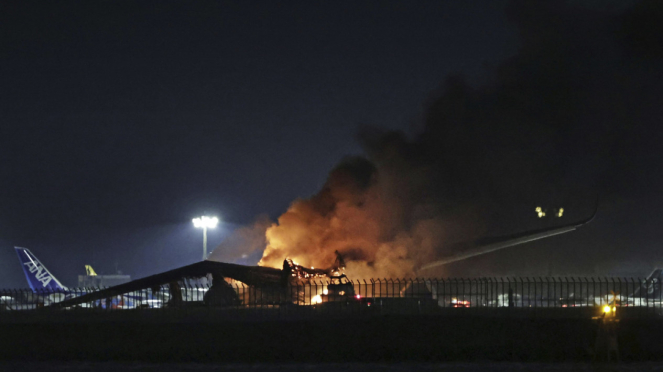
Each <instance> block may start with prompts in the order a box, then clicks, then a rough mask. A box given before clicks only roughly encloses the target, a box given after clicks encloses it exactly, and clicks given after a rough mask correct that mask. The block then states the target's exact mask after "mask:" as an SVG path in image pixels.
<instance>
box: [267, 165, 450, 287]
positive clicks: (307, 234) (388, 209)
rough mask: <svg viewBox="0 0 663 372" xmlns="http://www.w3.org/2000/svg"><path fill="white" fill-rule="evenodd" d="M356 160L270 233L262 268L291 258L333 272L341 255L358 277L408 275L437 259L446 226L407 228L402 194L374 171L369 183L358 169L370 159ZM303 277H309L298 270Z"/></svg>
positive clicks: (433, 223)
mask: <svg viewBox="0 0 663 372" xmlns="http://www.w3.org/2000/svg"><path fill="white" fill-rule="evenodd" d="M354 162H355V163H352V162H351V163H344V164H341V165H340V166H339V167H337V168H336V169H335V170H334V171H332V172H331V174H330V176H329V179H328V180H327V183H326V184H325V186H324V187H323V189H322V191H320V192H319V193H318V194H316V195H314V196H313V197H311V198H309V199H301V200H297V201H295V202H294V203H293V204H292V205H291V206H290V208H289V209H288V210H287V211H286V212H285V213H284V214H283V215H281V216H280V217H279V218H278V223H275V224H272V226H270V227H269V228H268V229H267V231H266V233H265V236H266V240H267V247H266V249H265V251H264V253H263V257H262V259H261V260H260V262H259V263H258V264H259V265H261V266H270V267H275V268H280V267H281V266H282V263H283V259H284V258H285V257H289V258H291V259H292V260H293V262H295V261H296V262H301V263H302V265H304V266H305V267H307V268H308V267H316V268H329V267H330V266H331V264H332V263H333V262H334V260H335V259H336V254H335V252H336V251H338V252H340V254H342V255H343V257H344V258H345V260H346V262H347V267H346V272H347V273H348V275H350V276H352V277H354V278H362V277H363V278H372V277H381V276H382V277H383V276H391V277H404V276H411V275H412V273H413V267H414V266H415V265H416V264H418V263H419V262H421V261H422V260H424V259H425V258H426V257H429V256H430V255H431V253H432V252H433V251H434V248H435V246H436V245H437V244H439V238H440V236H441V234H442V231H444V230H443V229H442V228H441V222H440V221H438V220H435V219H425V220H419V221H416V223H413V224H412V226H410V227H408V228H407V229H404V220H406V219H407V216H406V211H405V210H404V208H403V206H402V205H400V203H401V200H400V199H399V198H398V197H396V196H394V195H390V194H391V193H397V192H398V191H399V190H393V189H391V187H390V185H391V182H392V181H386V180H384V178H385V177H386V175H385V176H384V177H383V176H382V175H381V174H379V173H378V172H376V170H375V169H373V168H371V169H370V170H369V171H368V172H369V176H370V177H368V181H366V180H364V181H362V180H361V178H362V175H361V174H360V175H357V174H355V173H357V172H359V173H361V171H358V170H357V169H355V168H356V167H359V168H361V167H362V166H365V164H364V163H367V162H368V161H367V160H363V159H362V160H356V159H355V160H354ZM356 163H361V164H363V165H361V164H360V165H357V164H356ZM362 170H363V171H365V169H362ZM363 176H364V177H365V175H363ZM297 266H298V267H299V266H300V265H299V264H297ZM300 274H301V276H302V277H304V278H307V277H308V276H307V275H306V274H304V273H301V271H299V270H296V275H298V276H299V275H300ZM309 275H310V274H309Z"/></svg>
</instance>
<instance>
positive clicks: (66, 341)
mask: <svg viewBox="0 0 663 372" xmlns="http://www.w3.org/2000/svg"><path fill="white" fill-rule="evenodd" d="M44 314H47V313H44ZM70 314H74V315H75V313H70ZM118 314H131V313H129V312H115V313H113V312H110V313H105V314H104V313H98V314H96V316H95V318H94V319H95V320H94V321H91V320H90V318H87V319H86V318H84V317H79V319H78V320H76V319H75V318H73V317H70V318H68V319H66V320H65V319H64V318H59V319H58V318H57V317H53V318H52V319H47V318H41V319H39V320H38V321H32V322H28V321H25V320H23V321H12V322H7V321H3V322H0V334H1V335H2V337H0V360H2V361H4V362H5V363H7V362H35V361H44V362H46V361H60V362H63V361H81V362H107V363H116V362H120V361H123V362H144V363H233V364H240V365H246V363H248V364H255V363H268V364H271V363H277V364H283V363H305V364H306V363H351V364H352V363H415V364H416V363H449V362H474V361H493V362H500V363H505V362H506V363H559V362H564V363H569V362H573V363H587V362H590V361H592V359H593V358H594V352H595V341H596V337H597V324H596V321H594V320H592V319H591V318H580V317H576V318H548V317H536V318H535V317H515V316H514V317H505V316H499V317H488V316H454V317H451V316H440V315H398V314H390V315H382V316H373V317H346V318H339V317H329V318H316V319H308V320H293V319H290V320H264V321H257V320H253V321H217V322H210V321H196V319H195V318H191V317H187V318H179V319H176V318H170V319H169V320H166V319H162V320H161V321H151V322H149V321H141V320H139V319H136V318H133V319H122V318H121V316H123V315H120V317H118ZM105 315H112V316H113V317H105ZM210 315H214V313H213V312H209V313H208V316H210ZM216 316H217V317H220V316H222V313H218V314H216ZM661 334H663V322H661V320H660V319H657V318H650V319H648V318H642V319H622V321H621V322H620V324H619V328H618V329H617V336H618V340H619V352H620V359H621V360H622V361H624V362H630V363H633V362H654V361H663V344H662V343H661V342H660V337H661ZM614 357H615V356H614V355H613V358H614ZM598 359H600V360H601V359H604V358H603V356H599V357H598ZM470 370H471V369H470Z"/></svg>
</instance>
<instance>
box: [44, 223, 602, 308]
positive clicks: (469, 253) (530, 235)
mask: <svg viewBox="0 0 663 372" xmlns="http://www.w3.org/2000/svg"><path fill="white" fill-rule="evenodd" d="M595 215H596V210H595V211H594V213H593V214H592V215H591V216H590V217H589V218H587V219H584V220H582V221H577V222H574V223H570V224H566V225H563V226H557V227H552V228H546V229H538V230H531V231H526V232H523V233H520V234H515V235H509V236H500V237H491V238H486V239H481V240H478V241H475V242H473V243H471V244H467V243H465V244H462V245H459V247H457V248H458V249H457V250H454V251H455V252H460V253H456V254H454V255H452V256H448V257H444V258H441V259H439V260H436V261H434V262H430V263H427V264H425V265H423V266H420V267H418V268H417V269H416V274H418V275H421V276H425V275H426V271H427V270H429V269H431V268H434V267H438V266H442V265H447V264H450V263H452V262H457V261H461V260H465V259H468V258H470V257H474V256H478V255H483V254H486V253H489V252H494V251H497V250H500V249H504V248H508V247H513V246H516V245H520V244H525V243H528V242H532V241H535V240H539V239H544V238H549V237H552V236H555V235H559V234H564V233H567V232H571V231H574V230H576V229H577V228H579V227H581V226H583V225H585V224H587V223H588V222H590V221H591V220H592V219H593V218H594V216H595ZM335 253H336V260H335V262H334V263H333V264H332V265H331V266H330V267H328V268H324V269H322V268H313V267H311V268H308V267H304V266H302V265H299V264H297V263H295V262H294V261H293V260H291V259H289V258H286V259H285V260H284V261H283V267H282V268H281V269H277V268H272V267H264V266H244V265H237V264H230V263H225V262H218V261H210V260H205V261H201V262H197V263H194V264H191V265H187V266H183V267H180V268H177V269H174V270H170V271H166V272H162V273H159V274H155V275H152V276H148V277H145V278H141V279H137V280H133V281H131V282H129V283H125V284H121V285H117V286H114V287H110V288H106V289H102V290H99V291H95V292H91V293H87V294H84V295H82V296H79V297H75V298H72V299H68V300H65V301H62V302H60V303H57V304H54V305H53V306H56V307H72V306H79V305H83V304H90V303H95V302H96V301H99V300H104V299H109V298H113V297H116V296H121V295H124V294H128V293H136V292H139V291H143V292H144V291H145V290H151V291H152V293H153V294H156V293H163V291H162V290H161V289H162V288H164V287H167V288H168V292H167V293H165V297H167V301H164V302H163V303H164V306H179V305H181V304H182V303H183V302H191V301H193V302H198V303H201V304H203V305H205V306H219V307H223V306H242V305H250V304H252V303H254V302H255V301H256V298H258V297H259V298H260V300H261V303H262V304H266V303H272V304H284V303H289V304H293V303H295V304H302V305H315V304H317V303H320V302H325V301H331V300H333V296H334V295H336V296H338V295H339V294H341V295H343V297H344V298H345V297H347V296H348V295H350V296H355V295H354V292H353V290H352V283H351V282H350V281H349V280H348V279H347V277H346V275H345V274H344V270H345V260H344V258H343V256H342V254H341V253H339V252H338V251H336V252H335ZM196 280H198V281H201V280H202V281H203V282H206V283H207V285H208V286H206V288H205V289H204V293H203V294H202V295H200V294H196V296H191V295H187V291H188V290H189V289H190V288H191V286H189V284H188V283H191V281H196ZM233 283H235V284H239V285H242V286H243V288H250V289H251V290H249V291H247V292H244V293H243V295H242V296H240V294H239V293H238V291H237V286H233V285H232V284H233ZM311 283H325V285H321V286H319V285H317V284H316V285H315V286H311V285H309V286H308V288H313V287H314V288H315V290H314V291H313V292H315V293H306V294H303V293H300V292H301V289H303V288H305V287H306V285H307V284H311ZM197 288H199V287H197ZM344 289H346V290H344ZM246 293H249V294H250V295H248V296H247V295H246ZM192 297H195V298H192ZM303 297H307V298H308V300H302V298H303ZM201 300H202V301H201Z"/></svg>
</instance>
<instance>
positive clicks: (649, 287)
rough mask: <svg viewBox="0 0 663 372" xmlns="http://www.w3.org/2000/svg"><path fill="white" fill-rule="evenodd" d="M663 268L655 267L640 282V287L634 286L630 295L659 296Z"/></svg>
mask: <svg viewBox="0 0 663 372" xmlns="http://www.w3.org/2000/svg"><path fill="white" fill-rule="evenodd" d="M662 275H663V269H655V270H654V271H652V273H651V274H649V276H648V277H647V279H645V280H644V281H642V282H641V283H640V287H638V288H636V289H635V291H634V292H633V293H632V294H631V297H643V298H652V299H653V298H660V296H661V279H663V278H661V276H662Z"/></svg>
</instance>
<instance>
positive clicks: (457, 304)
mask: <svg viewBox="0 0 663 372" xmlns="http://www.w3.org/2000/svg"><path fill="white" fill-rule="evenodd" d="M451 307H470V301H468V300H459V299H457V298H452V299H451Z"/></svg>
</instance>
